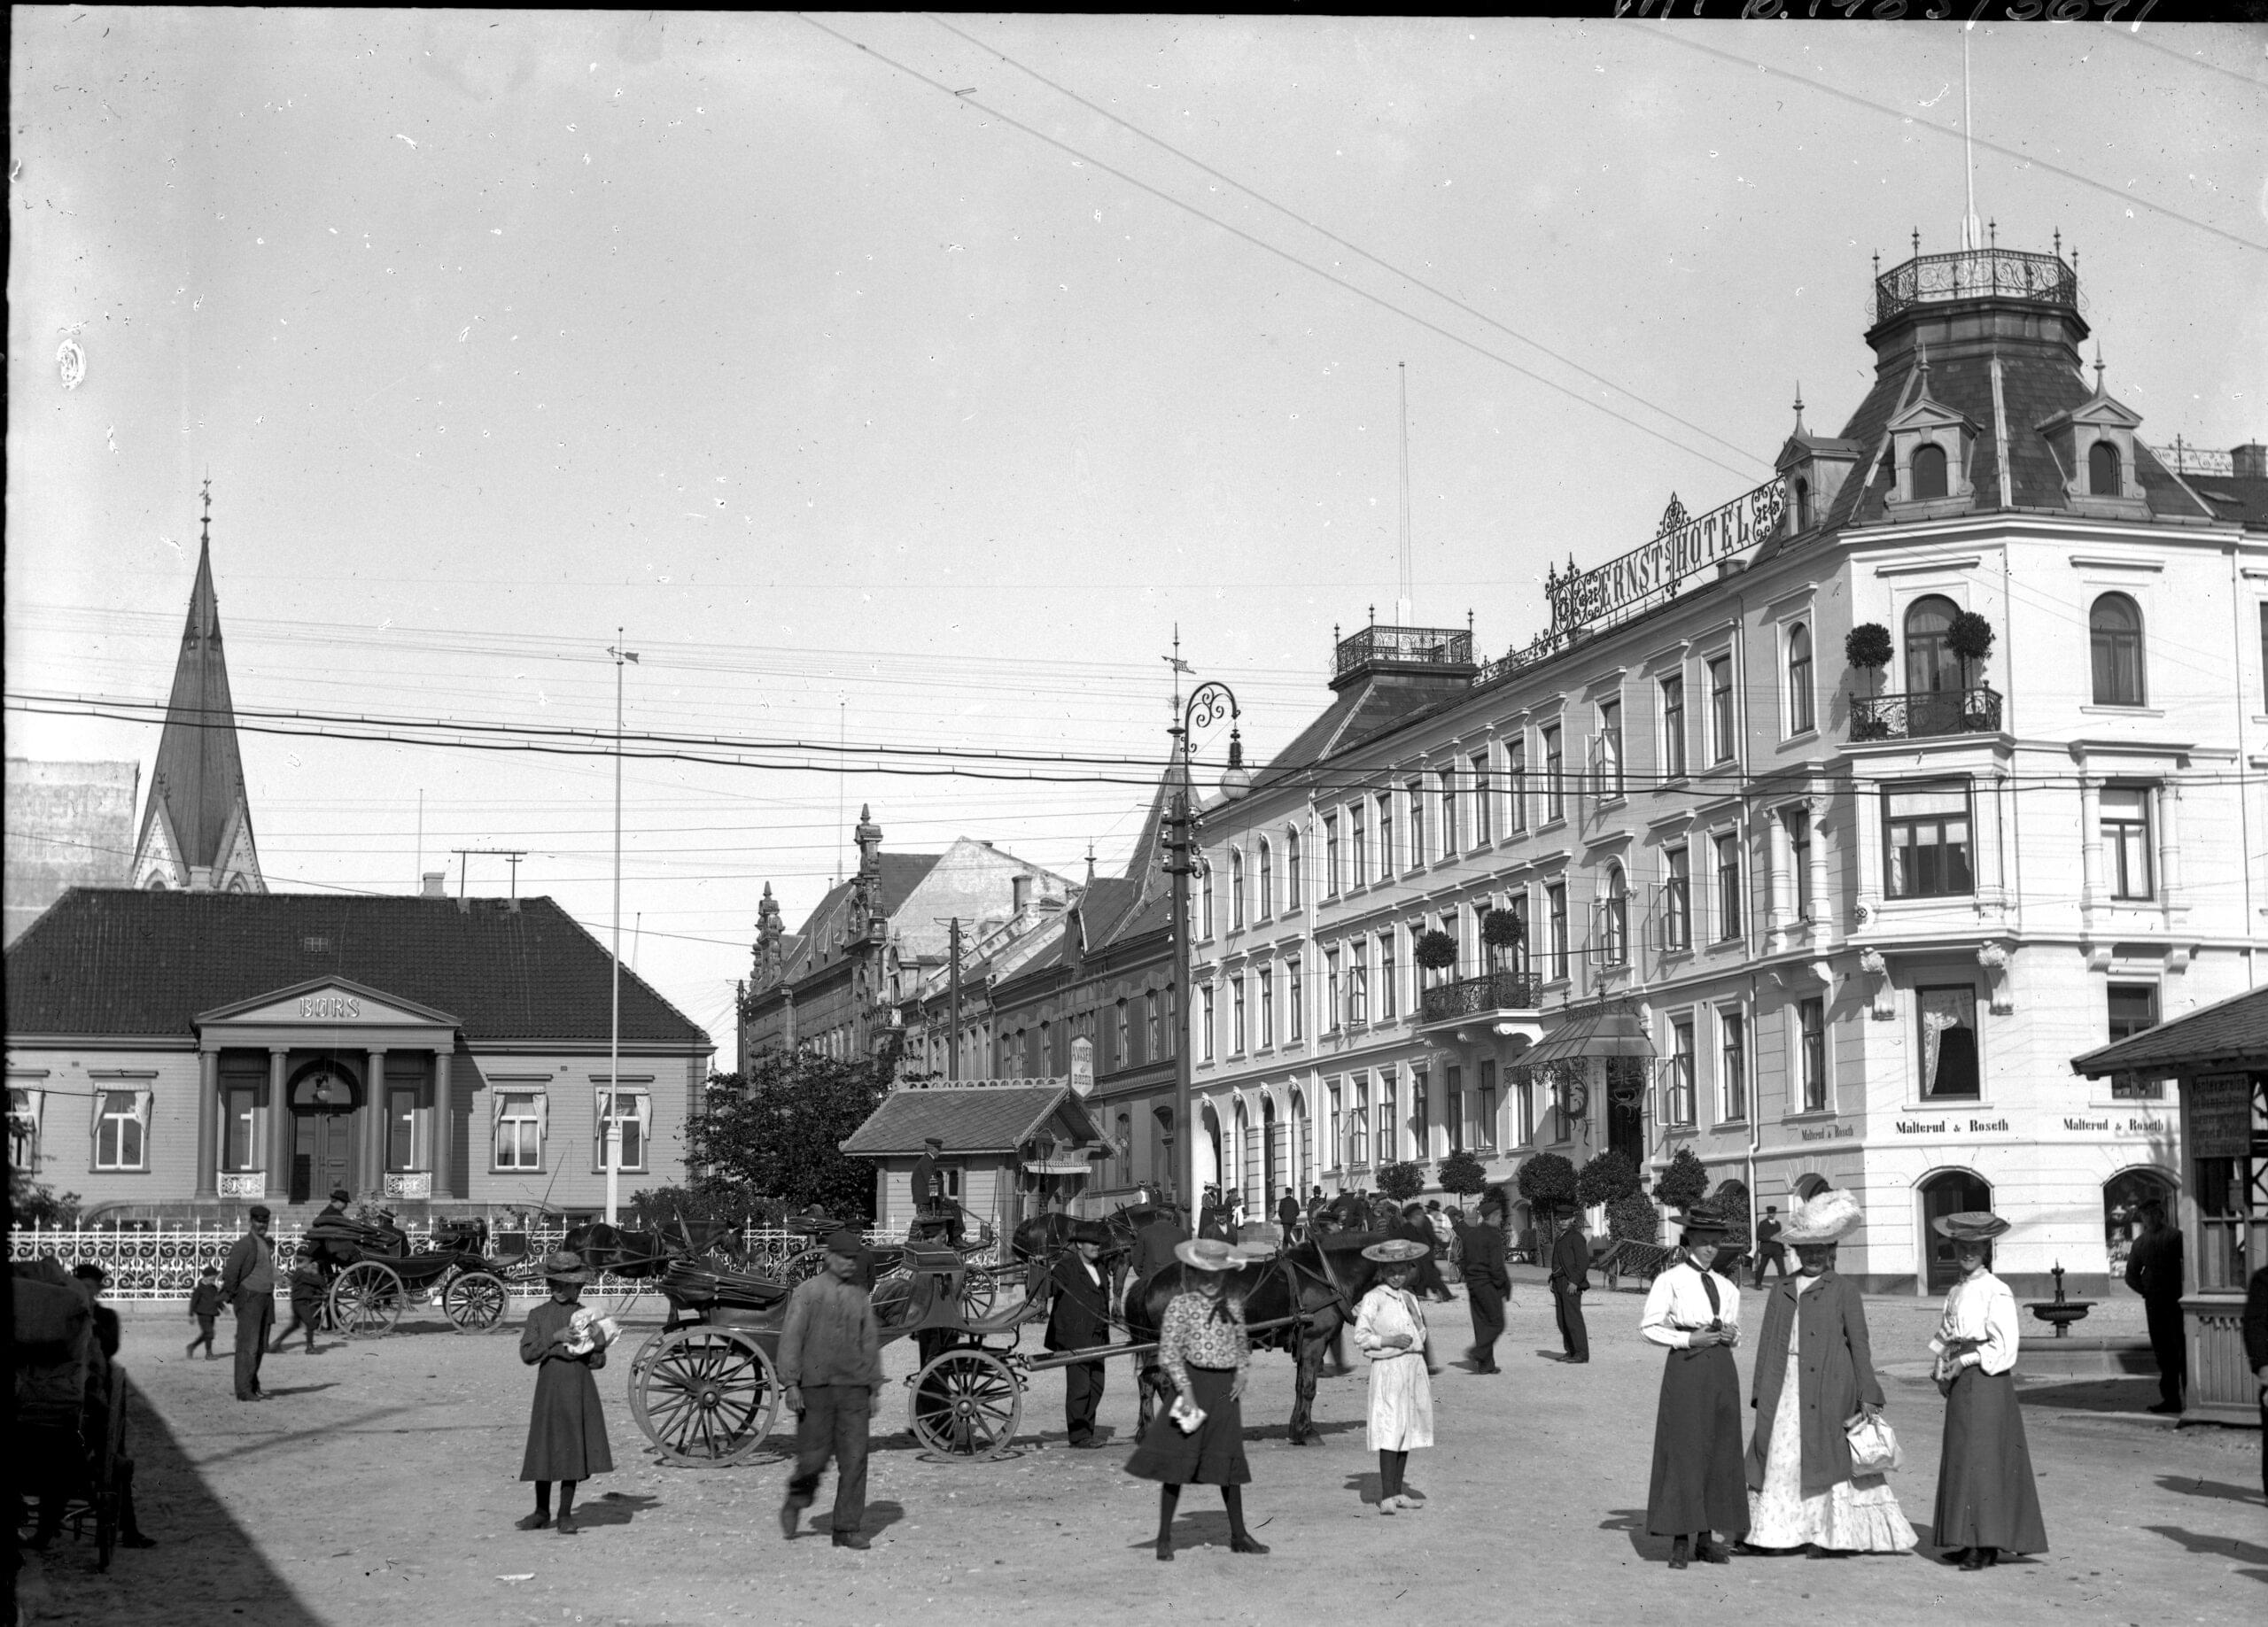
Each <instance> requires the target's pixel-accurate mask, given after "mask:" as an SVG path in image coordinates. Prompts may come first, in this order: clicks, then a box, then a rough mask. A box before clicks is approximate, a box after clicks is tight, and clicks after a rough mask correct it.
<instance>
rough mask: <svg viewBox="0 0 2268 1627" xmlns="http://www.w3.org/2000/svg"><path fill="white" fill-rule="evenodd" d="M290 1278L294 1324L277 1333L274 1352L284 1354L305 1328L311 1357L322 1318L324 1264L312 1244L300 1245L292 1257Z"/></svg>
mask: <svg viewBox="0 0 2268 1627" xmlns="http://www.w3.org/2000/svg"><path fill="white" fill-rule="evenodd" d="M288 1280H289V1282H291V1326H290V1327H288V1328H286V1329H283V1332H282V1333H280V1334H278V1335H276V1346H275V1352H274V1353H275V1354H276V1355H278V1356H280V1355H282V1354H283V1347H284V1346H285V1345H286V1344H290V1343H291V1336H292V1335H293V1334H295V1333H297V1332H298V1331H299V1329H302V1328H305V1329H307V1354H308V1355H310V1356H312V1355H314V1354H315V1329H316V1328H317V1327H318V1326H320V1325H321V1324H322V1302H323V1285H322V1267H321V1266H318V1265H316V1264H315V1247H314V1245H313V1244H311V1243H301V1244H300V1245H299V1252H298V1253H297V1254H296V1255H294V1256H293V1257H292V1259H291V1276H290V1278H289V1279H288Z"/></svg>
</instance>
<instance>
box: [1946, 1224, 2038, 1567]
mask: <svg viewBox="0 0 2268 1627" xmlns="http://www.w3.org/2000/svg"><path fill="white" fill-rule="evenodd" d="M1932 1224H1933V1225H1935V1226H1936V1228H1937V1229H1938V1235H1939V1236H1945V1237H1950V1238H1952V1239H1953V1257H1954V1258H1955V1259H1958V1260H1959V1261H1960V1262H1961V1281H1959V1282H1955V1283H1954V1284H1953V1290H1952V1291H1951V1292H1949V1293H1948V1294H1946V1308H1945V1314H1944V1316H1943V1317H1942V1318H1941V1319H1940V1320H1939V1321H1938V1336H1937V1337H1936V1338H1934V1339H1931V1340H1930V1350H1932V1351H1933V1352H1936V1353H1937V1359H1938V1360H1937V1367H1936V1372H1935V1375H1934V1376H1935V1377H1936V1379H1937V1381H1938V1389H1939V1390H1941V1391H1944V1392H1945V1398H1946V1433H1945V1445H1944V1447H1943V1449H1942V1451H1941V1453H1940V1454H1939V1459H1938V1506H1937V1513H1936V1536H1937V1539H1938V1546H1939V1547H1941V1548H1944V1549H1945V1550H1946V1555H1945V1558H1946V1562H1947V1563H1949V1564H1956V1565H1959V1566H1960V1567H1961V1569H1963V1570H1982V1569H1985V1567H1986V1566H1988V1565H1993V1564H1997V1563H1998V1562H1999V1561H2000V1553H2001V1551H2002V1550H2003V1549H2005V1550H2007V1551H2008V1553H2047V1526H2046V1525H2045V1524H2043V1523H2042V1522H2041V1521H2040V1517H2039V1491H2038V1490H2037V1488H2036V1487H2035V1486H2034V1485H2033V1483H2032V1474H2031V1452H2030V1450H2029V1449H2028V1448H2027V1447H2026V1446H2025V1445H2024V1438H2023V1414H2022V1413H2021V1412H2020V1411H2018V1410H2017V1407H2016V1379H2015V1376H2014V1370H2015V1367H2016V1343H2017V1331H2016V1329H2017V1323H2016V1296H2015V1295H2014V1294H2012V1293H2010V1292H2009V1291H2008V1284H2007V1283H2006V1282H2001V1281H2000V1278H1998V1277H1996V1276H1994V1275H1993V1274H1992V1272H1991V1271H1990V1270H1988V1269H1987V1268H1986V1267H1987V1262H1988V1261H1989V1260H1990V1259H1991V1258H1992V1239H1993V1238H1995V1237H1997V1236H2000V1234H2001V1233H2003V1232H2005V1231H2007V1230H2008V1221H2006V1220H2002V1219H2001V1218H2000V1216H1998V1215H1996V1214H1987V1213H1985V1212H1983V1211H1981V1210H1975V1211H1968V1212H1964V1213H1960V1214H1946V1215H1939V1216H1938V1219H1937V1220H1935V1221H1934V1222H1932Z"/></svg>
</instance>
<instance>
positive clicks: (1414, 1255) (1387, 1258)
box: [1363, 1237, 1433, 1266]
mask: <svg viewBox="0 0 2268 1627" xmlns="http://www.w3.org/2000/svg"><path fill="white" fill-rule="evenodd" d="M1432 1252H1433V1250H1431V1249H1429V1248H1427V1247H1426V1246H1425V1244H1424V1243H1419V1242H1417V1240H1416V1239H1415V1238H1411V1237H1389V1238H1387V1239H1386V1241H1385V1242H1384V1243H1372V1244H1371V1246H1370V1247H1369V1248H1367V1249H1364V1250H1363V1259H1374V1260H1376V1261H1378V1262H1379V1265H1381V1266H1406V1265H1408V1264H1410V1261H1412V1260H1417V1259H1425V1256H1427V1255H1428V1254H1431V1253H1432Z"/></svg>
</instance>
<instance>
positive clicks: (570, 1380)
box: [518, 1249, 614, 1537]
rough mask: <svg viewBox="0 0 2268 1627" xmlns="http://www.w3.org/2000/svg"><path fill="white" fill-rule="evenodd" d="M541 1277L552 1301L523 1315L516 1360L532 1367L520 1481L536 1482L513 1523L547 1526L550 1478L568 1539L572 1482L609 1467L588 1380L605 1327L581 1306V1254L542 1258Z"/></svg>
mask: <svg viewBox="0 0 2268 1627" xmlns="http://www.w3.org/2000/svg"><path fill="white" fill-rule="evenodd" d="M543 1274H544V1280H545V1282H546V1285H547V1286H548V1287H549V1288H550V1290H551V1298H549V1299H548V1300H546V1301H545V1302H544V1303H543V1304H541V1305H538V1306H536V1308H535V1309H534V1310H532V1311H530V1312H529V1313H528V1320H527V1323H526V1325H525V1326H524V1327H523V1328H522V1329H520V1360H522V1361H524V1362H526V1363H527V1364H528V1365H529V1366H530V1367H533V1368H535V1370H536V1375H535V1405H534V1407H533V1408H532V1410H531V1412H530V1413H529V1414H528V1445H527V1452H526V1453H525V1455H524V1456H523V1457H522V1458H521V1460H520V1478H521V1479H523V1480H532V1481H534V1482H535V1512H534V1513H533V1514H531V1515H526V1516H524V1518H522V1519H521V1520H520V1521H519V1522H518V1524H519V1529H520V1530H524V1531H540V1530H542V1529H543V1528H544V1527H545V1526H547V1525H549V1524H551V1523H553V1521H552V1517H551V1483H552V1482H553V1481H557V1482H558V1483H559V1519H558V1522H557V1523H558V1527H559V1532H560V1534H561V1535H562V1536H564V1537H571V1536H573V1535H574V1534H575V1533H576V1532H577V1531H578V1530H580V1529H581V1528H580V1527H579V1526H578V1525H577V1524H576V1523H575V1487H576V1485H577V1484H579V1483H580V1482H582V1481H585V1480H587V1479H589V1478H590V1477H591V1476H593V1475H603V1474H606V1473H608V1472H609V1471H610V1470H611V1469H612V1468H614V1453H613V1452H612V1450H611V1449H610V1447H609V1446H608V1445H607V1439H606V1414H605V1413H604V1412H603V1411H602V1409H601V1408H600V1406H599V1386H598V1381H597V1380H595V1379H594V1378H593V1377H592V1376H591V1372H592V1369H593V1368H594V1367H604V1366H606V1341H607V1338H608V1336H609V1329H608V1328H607V1326H606V1325H604V1324H603V1323H602V1321H601V1320H600V1319H598V1318H594V1317H593V1316H592V1315H590V1313H588V1311H587V1310H586V1308H585V1307H584V1305H583V1304H582V1292H583V1285H584V1284H585V1283H586V1282H589V1281H590V1280H591V1272H590V1268H589V1267H586V1266H585V1265H584V1264H583V1258H582V1256H581V1255H579V1254H577V1253H576V1252H574V1251H572V1250H571V1249H562V1250H560V1251H558V1252H557V1253H555V1254H551V1255H548V1256H547V1257H546V1258H545V1259H544V1262H543ZM578 1317H579V1318H580V1320H578Z"/></svg>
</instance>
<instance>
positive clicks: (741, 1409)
mask: <svg viewBox="0 0 2268 1627" xmlns="http://www.w3.org/2000/svg"><path fill="white" fill-rule="evenodd" d="M650 1343H651V1341H649V1344H650ZM779 1412H780V1382H779V1378H778V1375H776V1374H774V1373H773V1367H772V1360H771V1358H770V1357H768V1356H766V1355H765V1353H764V1350H763V1347H762V1346H760V1345H759V1344H757V1342H756V1337H755V1336H754V1335H753V1334H750V1333H744V1332H742V1330H741V1329H737V1328H712V1327H693V1328H675V1329H671V1330H670V1331H669V1332H667V1333H665V1334H664V1335H663V1336H662V1337H661V1343H660V1345H659V1347H658V1348H657V1349H656V1350H655V1351H654V1352H653V1353H652V1354H651V1355H650V1356H649V1355H648V1354H647V1353H646V1352H645V1351H643V1350H641V1351H640V1352H639V1353H638V1359H637V1360H634V1361H633V1362H632V1363H631V1375H630V1415H631V1416H632V1417H633V1418H635V1419H636V1420H637V1421H638V1427H639V1428H640V1429H643V1430H644V1431H645V1432H646V1438H647V1439H648V1440H649V1441H651V1442H653V1444H654V1447H655V1449H656V1451H657V1452H659V1453H661V1456H662V1461H664V1463H680V1464H703V1463H737V1462H739V1461H740V1460H742V1459H743V1458H745V1457H747V1456H748V1455H749V1454H750V1453H752V1452H754V1451H755V1450H756V1449H757V1447H758V1446H760V1445H763V1444H764V1438H765V1436H767V1435H769V1434H771V1433H772V1424H773V1420H774V1419H775V1418H776V1417H777V1416H778V1415H779Z"/></svg>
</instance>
